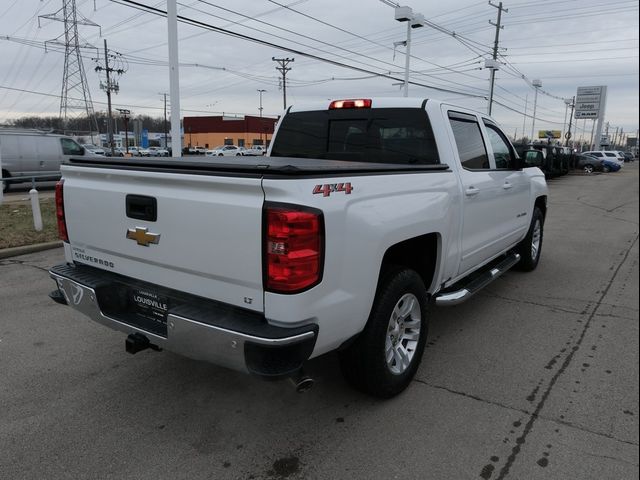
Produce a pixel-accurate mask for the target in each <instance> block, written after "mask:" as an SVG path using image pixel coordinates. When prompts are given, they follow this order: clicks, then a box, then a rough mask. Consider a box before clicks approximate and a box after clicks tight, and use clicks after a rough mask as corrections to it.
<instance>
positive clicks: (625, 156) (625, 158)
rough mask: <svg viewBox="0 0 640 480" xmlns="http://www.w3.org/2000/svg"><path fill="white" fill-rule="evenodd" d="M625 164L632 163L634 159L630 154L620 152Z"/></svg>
mask: <svg viewBox="0 0 640 480" xmlns="http://www.w3.org/2000/svg"><path fill="white" fill-rule="evenodd" d="M621 153H622V157H623V158H624V161H625V162H633V160H634V157H633V153H631V152H621Z"/></svg>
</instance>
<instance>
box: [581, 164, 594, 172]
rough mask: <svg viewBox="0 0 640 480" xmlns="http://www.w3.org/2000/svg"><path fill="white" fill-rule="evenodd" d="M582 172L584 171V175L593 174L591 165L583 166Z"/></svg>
mask: <svg viewBox="0 0 640 480" xmlns="http://www.w3.org/2000/svg"><path fill="white" fill-rule="evenodd" d="M582 170H584V173H587V174H591V173H593V165H585V166H584V167H582Z"/></svg>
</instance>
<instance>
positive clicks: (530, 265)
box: [516, 207, 544, 272]
mask: <svg viewBox="0 0 640 480" xmlns="http://www.w3.org/2000/svg"><path fill="white" fill-rule="evenodd" d="M543 227H544V216H543V215H542V211H541V210H540V209H539V208H538V207H534V209H533V215H532V218H531V225H530V226H529V231H528V232H527V236H526V237H524V240H522V242H520V244H519V245H518V248H517V252H518V253H519V254H520V261H519V262H518V263H517V264H516V267H517V268H518V270H522V271H524V272H530V271H532V270H535V268H536V267H537V266H538V262H539V261H540V254H541V253H542V237H543V230H544V228H543Z"/></svg>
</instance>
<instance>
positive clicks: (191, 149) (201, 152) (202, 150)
mask: <svg viewBox="0 0 640 480" xmlns="http://www.w3.org/2000/svg"><path fill="white" fill-rule="evenodd" d="M188 151H189V153H191V154H192V155H204V154H205V153H207V149H206V148H204V147H198V146H196V147H189V150H188Z"/></svg>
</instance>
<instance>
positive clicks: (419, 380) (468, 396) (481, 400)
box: [413, 378, 531, 415]
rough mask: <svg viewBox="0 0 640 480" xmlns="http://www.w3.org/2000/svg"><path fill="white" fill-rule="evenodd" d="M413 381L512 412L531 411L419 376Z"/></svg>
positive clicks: (526, 413)
mask: <svg viewBox="0 0 640 480" xmlns="http://www.w3.org/2000/svg"><path fill="white" fill-rule="evenodd" d="M413 381H414V382H417V383H422V384H423V385H426V386H428V387H431V388H435V389H437V390H444V391H445V392H449V393H453V394H454V395H460V396H461V397H465V398H470V399H471V400H476V401H478V402H482V403H486V404H489V405H493V406H496V407H500V408H505V409H507V410H512V411H514V412H519V413H523V414H525V415H530V414H531V412H529V411H527V410H522V409H520V408H515V407H511V406H509V405H506V404H504V403H500V402H494V401H493V400H488V399H486V398H482V397H478V396H477V395H472V394H470V393H466V392H461V391H460V390H454V389H452V388H449V387H445V386H443V385H435V384H433V383H429V382H427V381H426V380H421V379H419V378H414V379H413Z"/></svg>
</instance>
